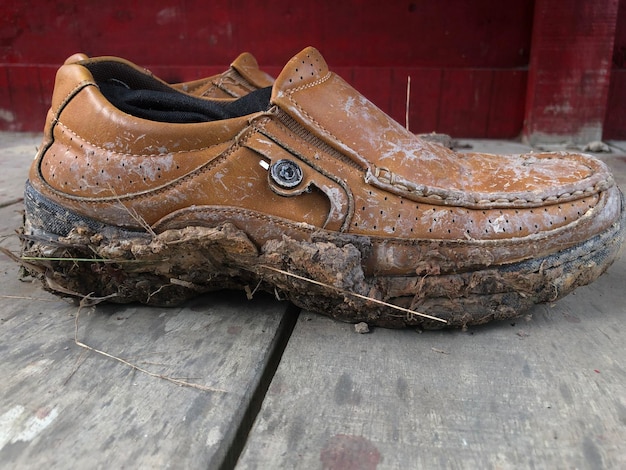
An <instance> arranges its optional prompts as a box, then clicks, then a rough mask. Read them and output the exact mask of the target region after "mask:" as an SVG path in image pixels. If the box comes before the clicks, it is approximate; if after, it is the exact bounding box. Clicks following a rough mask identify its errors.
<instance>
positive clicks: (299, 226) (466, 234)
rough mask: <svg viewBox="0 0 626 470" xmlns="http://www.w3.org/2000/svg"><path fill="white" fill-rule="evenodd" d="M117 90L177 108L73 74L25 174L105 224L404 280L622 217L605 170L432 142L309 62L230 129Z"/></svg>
mask: <svg viewBox="0 0 626 470" xmlns="http://www.w3.org/2000/svg"><path fill="white" fill-rule="evenodd" d="M118 82H119V83H121V84H122V88H125V89H127V90H129V92H128V93H129V94H132V96H135V94H141V93H144V95H145V94H146V93H147V92H150V93H152V94H150V93H147V94H148V95H149V97H148V98H147V103H148V104H146V99H144V101H143V102H141V103H140V104H141V106H143V107H146V106H148V107H150V106H151V107H153V108H158V107H159V106H160V104H159V103H161V102H162V101H160V100H161V98H162V97H164V96H166V97H167V99H166V100H165V101H166V102H167V103H170V101H168V100H173V102H178V101H177V100H179V97H177V96H172V93H174V94H176V93H177V92H176V91H174V90H172V88H171V87H170V86H169V85H167V84H165V83H164V82H161V81H160V80H158V79H156V78H154V77H152V76H151V75H149V74H147V73H146V72H145V71H144V70H143V69H140V68H139V67H136V66H134V65H133V64H131V63H129V62H126V61H124V60H121V59H114V58H99V59H89V60H83V61H81V62H77V63H66V64H65V65H63V66H62V67H61V68H60V69H59V72H58V74H57V78H56V83H55V90H54V93H53V99H52V107H51V109H50V111H49V113H48V117H47V120H46V125H45V130H44V142H43V145H42V146H41V148H40V150H39V152H38V155H37V157H36V159H35V161H34V162H33V165H32V167H31V171H30V175H29V180H30V184H31V185H32V187H33V188H34V189H35V190H36V191H38V192H39V193H41V194H42V195H43V196H44V197H46V198H48V199H50V200H52V201H54V202H55V203H57V204H59V205H61V206H63V207H64V208H67V209H68V210H71V211H73V212H76V213H78V214H81V215H82V216H85V217H89V218H91V219H95V220H98V221H101V222H103V223H105V224H109V225H113V226H117V227H121V228H126V229H131V230H138V231H141V230H144V229H145V225H146V224H147V225H149V226H150V227H151V229H152V230H154V231H156V232H161V231H164V230H167V229H169V228H181V227H184V226H188V225H205V226H206V225H217V224H220V223H224V222H230V223H233V224H234V225H236V226H238V227H239V228H240V229H242V230H244V231H245V232H246V233H247V234H248V235H249V236H250V238H251V239H252V240H253V241H254V242H255V243H256V244H257V245H258V246H259V247H262V245H263V244H264V243H266V242H267V241H269V240H272V239H276V238H280V237H282V235H288V236H290V237H293V238H297V239H307V238H310V237H312V236H315V237H329V238H332V237H335V238H336V237H338V236H342V237H348V238H347V240H348V239H349V240H352V241H354V240H357V239H358V240H361V241H362V242H363V243H366V244H368V245H369V246H370V248H369V256H368V257H367V259H365V260H364V263H365V266H364V267H365V268H366V272H369V273H379V274H380V273H388V274H394V275H403V274H408V273H413V274H414V273H415V272H418V273H425V274H427V273H432V272H444V271H447V270H453V269H454V270H458V269H471V268H472V267H475V266H487V265H493V264H503V263H509V262H514V261H519V260H522V259H528V258H532V257H536V256H540V255H545V254H548V253H552V252H556V251H558V250H562V249H564V248H567V247H569V246H573V245H575V244H578V243H580V242H582V241H585V240H587V239H589V238H591V237H593V236H595V235H596V234H598V233H600V232H601V231H603V230H605V229H607V228H608V227H610V226H611V225H612V224H613V223H615V222H616V221H617V220H618V219H619V217H620V211H621V195H620V192H619V190H618V189H617V187H616V186H615V183H614V181H613V178H612V176H611V174H610V172H609V170H608V169H607V167H606V165H605V164H604V163H602V162H601V161H599V160H597V159H595V158H593V157H591V156H588V155H584V154H569V153H530V154H526V155H491V154H480V153H457V152H454V151H452V150H450V149H447V148H445V147H443V146H441V145H438V144H435V143H429V142H426V141H424V140H421V139H419V138H417V137H416V136H415V135H414V134H411V133H410V132H408V131H407V130H406V129H405V128H404V127H402V126H401V125H400V124H398V123H397V122H395V121H394V120H392V119H391V118H390V117H388V116H387V115H386V114H384V113H383V112H382V111H381V110H379V109H378V108H377V107H376V106H375V105H373V104H372V103H371V102H370V101H368V100H367V99H366V98H365V97H364V96H362V95H361V94H360V93H358V92H357V91H356V90H355V89H354V88H352V87H351V86H350V85H349V84H347V83H346V82H345V81H344V80H343V79H342V78H340V77H339V76H337V75H336V74H334V73H332V72H331V71H329V69H328V66H327V64H326V62H325V61H324V59H323V57H322V56H321V55H320V54H319V52H318V51H317V50H315V49H314V48H311V47H309V48H307V49H305V50H303V51H302V52H301V53H299V54H298V55H296V56H295V57H294V58H292V59H291V60H290V61H289V62H288V63H287V65H286V66H285V68H284V69H283V71H282V72H281V73H280V75H279V76H278V77H277V79H276V81H275V82H274V83H273V86H272V88H271V96H269V97H268V98H269V99H268V102H267V103H266V106H259V105H258V103H257V105H256V107H253V109H254V111H252V112H245V113H240V115H238V114H236V113H235V114H231V115H229V117H227V118H214V117H211V116H208V117H207V118H206V119H207V120H206V121H200V122H179V121H178V120H177V121H174V122H172V121H169V122H163V121H159V120H155V119H148V118H146V117H138V116H137V115H136V114H137V113H132V114H131V113H129V112H125V111H123V110H121V109H120V108H119V106H116V105H115V104H114V103H113V102H112V101H111V99H110V97H109V98H107V96H105V94H103V92H104V91H105V90H106V89H107V87H108V86H109V85H110V84H111V83H118ZM121 91H122V92H124V90H121ZM153 95H154V96H156V95H158V96H160V97H161V98H159V99H153ZM181 95H182V93H181ZM142 96H143V95H142ZM133 99H134V98H133ZM198 101H207V100H200V99H198ZM214 101H215V103H216V105H219V106H221V104H220V103H222V102H221V101H220V100H214ZM225 101H228V102H232V100H225ZM181 103H182V101H181ZM184 105H185V106H191V107H192V108H194V110H195V109H196V107H197V106H199V105H198V103H196V102H195V101H194V102H191V103H188V102H185V103H184ZM181 106H182V105H181ZM185 109H187V108H185ZM242 109H243V110H244V111H249V110H250V109H251V108H250V107H249V106H248V107H246V106H243V108H242ZM133 114H135V115H133ZM351 237H352V238H351Z"/></svg>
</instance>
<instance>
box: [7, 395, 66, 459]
mask: <svg viewBox="0 0 626 470" xmlns="http://www.w3.org/2000/svg"><path fill="white" fill-rule="evenodd" d="M25 411H26V409H25V408H24V407H23V406H22V405H15V406H13V407H12V408H11V409H9V410H8V411H7V412H5V413H4V414H3V415H2V416H0V449H2V448H3V447H4V446H5V445H6V444H8V443H11V444H13V443H15V442H20V441H22V442H30V441H32V440H33V439H34V438H35V437H37V436H38V435H39V434H40V433H41V432H42V431H43V430H44V429H46V428H47V427H48V426H50V424H52V422H53V421H54V420H55V419H56V417H57V416H58V415H59V410H58V409H57V407H54V408H52V410H49V411H48V410H47V409H45V408H40V409H39V410H37V412H35V414H33V415H32V416H30V417H28V418H26V416H24V414H25Z"/></svg>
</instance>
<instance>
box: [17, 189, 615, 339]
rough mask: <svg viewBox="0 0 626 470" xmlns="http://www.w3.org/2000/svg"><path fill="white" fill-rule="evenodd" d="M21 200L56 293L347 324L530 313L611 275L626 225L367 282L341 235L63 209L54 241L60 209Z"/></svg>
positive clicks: (26, 233)
mask: <svg viewBox="0 0 626 470" xmlns="http://www.w3.org/2000/svg"><path fill="white" fill-rule="evenodd" d="M25 203H26V217H25V223H24V227H23V230H22V261H21V262H22V265H23V267H24V268H25V270H26V272H27V273H28V274H29V275H31V276H34V277H37V278H38V279H40V280H41V281H42V283H43V286H44V288H46V289H47V290H50V291H52V292H54V293H56V294H58V295H61V296H70V297H76V298H84V297H86V296H89V298H90V299H96V298H97V299H106V300H107V301H109V302H116V303H126V302H141V303H144V304H148V305H156V306H176V305H180V304H181V303H183V302H184V301H186V300H187V299H189V298H191V297H195V296H197V295H199V294H202V293H205V292H209V291H215V290H220V289H244V290H246V291H247V292H248V294H249V296H250V297H251V296H252V294H253V293H254V292H255V291H258V290H263V291H267V292H271V293H273V294H275V295H276V296H277V297H279V298H281V299H288V300H290V301H291V302H293V303H294V304H295V305H297V306H299V307H301V308H303V309H307V310H311V311H314V312H318V313H320V314H323V315H327V316H330V317H333V318H335V319H337V320H340V321H347V322H367V323H368V324H370V325H377V326H384V327H392V328H401V327H421V328H428V329H431V328H442V327H464V326H468V325H476V324H482V323H486V322H488V321H492V320H498V319H507V318H514V317H518V316H520V315H523V314H525V313H526V312H527V311H528V310H529V309H530V308H531V307H532V306H533V305H535V304H537V303H542V302H551V301H555V300H557V299H559V298H561V297H563V296H564V295H566V294H568V293H570V292H571V291H572V290H574V289H575V288H577V287H579V286H582V285H585V284H589V283H590V282H592V281H593V280H595V279H596V278H597V277H599V276H600V275H601V274H602V273H603V272H605V271H606V269H608V267H609V266H610V265H611V264H612V262H613V261H614V260H615V259H616V257H617V256H618V253H619V249H620V245H621V241H622V238H623V230H624V223H623V217H622V220H621V221H618V222H616V223H615V224H614V225H613V226H611V227H610V228H609V229H608V230H606V231H605V232H604V233H601V234H599V235H597V236H595V237H593V238H591V239H589V240H587V241H586V242H584V243H581V244H579V245H577V246H574V247H570V248H568V249H566V250H563V251H560V252H557V253H554V254H551V255H549V256H546V257H543V258H540V259H531V260H527V261H522V262H518V263H512V264H507V265H499V266H492V267H488V268H485V269H481V270H476V271H470V272H463V273H457V274H441V275H428V276H366V275H365V274H364V272H363V269H362V259H363V257H364V253H363V252H362V250H363V249H364V248H363V247H362V246H361V244H360V243H350V237H346V236H345V235H344V236H342V237H341V240H338V241H336V242H333V241H329V240H328V237H325V238H324V239H320V240H316V237H315V236H313V237H312V239H311V241H299V240H293V239H290V238H288V237H283V239H281V240H272V241H270V242H267V243H266V244H265V245H264V246H263V247H261V249H259V248H257V246H256V245H255V244H254V243H253V242H252V241H251V240H250V239H249V237H248V236H247V235H246V233H245V232H243V231H242V230H239V229H238V228H237V227H236V226H234V225H232V224H230V223H225V224H222V225H220V226H217V227H196V226H191V227H186V228H184V229H175V230H167V231H164V232H162V233H159V234H152V235H150V234H147V233H144V232H123V231H119V230H116V229H115V228H112V227H105V226H97V224H96V225H94V224H95V222H92V221H89V220H87V221H85V220H81V219H80V218H79V217H77V216H74V215H72V214H69V219H68V218H67V217H68V213H64V214H63V217H62V219H63V220H64V221H65V222H67V221H68V220H69V221H70V223H71V225H72V226H73V228H72V229H71V230H70V231H69V233H67V234H66V236H58V235H55V234H54V233H53V232H51V231H50V229H51V228H55V227H56V222H54V220H53V218H52V219H51V215H52V214H51V213H48V212H51V211H53V210H54V209H55V208H54V207H51V206H50V205H43V206H42V205H38V204H34V203H33V201H30V200H29V198H28V197H27V198H26V199H25ZM57 214H58V213H57ZM623 214H624V212H623V209H622V215H623ZM50 220H53V222H46V223H45V224H42V221H50ZM59 220H60V219H59ZM42 227H43V228H42ZM66 228H67V227H66ZM425 315H426V316H425Z"/></svg>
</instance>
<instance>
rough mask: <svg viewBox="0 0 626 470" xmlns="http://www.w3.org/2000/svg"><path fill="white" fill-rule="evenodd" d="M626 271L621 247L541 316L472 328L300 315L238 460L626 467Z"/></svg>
mask: <svg viewBox="0 0 626 470" xmlns="http://www.w3.org/2000/svg"><path fill="white" fill-rule="evenodd" d="M475 148H476V149H477V150H478V149H479V148H478V147H477V146H475ZM604 159H605V160H606V161H607V162H608V163H609V164H610V165H611V166H612V167H613V168H614V170H615V171H616V172H618V173H617V174H616V178H617V180H618V181H625V177H626V163H625V161H624V160H625V159H624V157H617V156H607V157H604ZM624 279H626V257H625V256H623V257H622V259H620V260H619V261H618V262H617V263H616V264H614V265H613V266H612V267H611V268H610V270H609V271H608V273H607V274H605V275H604V276H603V277H601V278H600V279H599V280H598V281H597V282H596V283H595V284H592V285H591V286H588V287H584V288H581V289H579V290H577V291H575V293H574V294H572V295H570V296H569V297H566V298H565V299H563V300H561V301H559V302H557V303H555V304H553V305H543V306H539V307H537V308H536V309H534V310H533V312H532V318H529V319H525V318H521V319H518V320H516V321H508V322H501V323H495V324H492V325H487V326H485V327H480V328H478V327H477V328H471V329H470V330H469V331H465V332H463V331H438V332H437V331H436V332H423V333H421V334H419V333H418V332H415V331H390V330H384V329H375V330H373V331H372V332H370V333H369V334H364V335H361V334H357V333H355V330H354V327H353V326H352V325H342V324H338V323H334V322H332V321H330V320H328V319H325V318H322V317H319V316H316V315H313V314H308V313H302V314H301V315H300V318H299V320H298V323H297V325H296V328H295V330H294V332H293V334H292V336H291V338H290V341H289V344H288V345H287V348H286V349H285V352H284V354H283V357H282V360H281V363H280V365H279V367H278V369H277V371H276V374H275V376H274V379H273V381H272V383H271V385H270V387H269V389H268V394H267V395H266V398H265V401H264V402H263V406H262V408H261V410H260V413H259V415H258V417H257V421H256V422H255V424H254V426H253V428H252V430H251V432H250V435H249V437H248V441H247V444H246V447H245V448H244V451H243V453H242V455H241V458H240V460H239V462H238V467H237V468H238V469H265V468H307V469H316V468H323V469H357V468H358V469H373V468H379V469H393V468H482V469H518V468H578V469H601V468H607V469H608V468H615V469H617V468H626V341H624V335H625V334H626V327H625V326H624V321H625V320H626V296H625V293H624Z"/></svg>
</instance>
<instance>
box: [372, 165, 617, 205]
mask: <svg viewBox="0 0 626 470" xmlns="http://www.w3.org/2000/svg"><path fill="white" fill-rule="evenodd" d="M555 158H556V157H552V156H550V157H549V158H548V159H551V160H552V159H555ZM585 166H587V165H585ZM587 167H588V168H589V169H590V170H591V171H592V172H593V173H592V175H591V176H590V177H588V179H590V178H592V177H593V176H595V175H597V174H598V172H597V171H595V170H594V169H593V168H591V167H589V166H587ZM383 172H384V173H385V174H384V175H383V174H382V173H383ZM372 177H373V178H375V180H376V181H378V182H380V183H382V184H381V186H382V188H381V189H386V188H384V185H389V186H393V187H394V188H397V189H398V190H400V191H401V192H405V193H409V194H414V195H416V196H418V197H423V198H426V199H429V200H431V201H432V202H433V203H437V202H438V201H443V202H444V203H445V202H447V201H452V202H453V203H455V204H463V196H464V195H466V193H463V192H460V191H459V195H458V196H454V195H449V196H446V197H444V196H442V195H440V194H426V193H428V192H429V191H437V190H436V189H433V188H431V187H429V186H425V185H421V186H420V185H418V184H415V187H414V188H411V187H409V186H407V185H406V184H404V183H399V182H397V181H395V179H396V178H397V177H396V175H395V174H394V173H393V172H392V171H390V170H388V169H387V168H382V167H377V166H375V165H374V173H373V174H372ZM370 181H371V180H370ZM406 183H412V182H411V181H406ZM612 183H613V180H612V178H605V179H602V180H600V181H598V182H596V183H595V184H594V185H593V186H588V187H586V188H585V189H583V190H576V191H573V192H571V193H568V192H563V193H561V194H557V195H551V196H545V197H538V198H536V199H521V198H517V197H512V198H506V197H498V198H493V199H480V200H474V201H473V202H471V201H467V202H469V203H470V204H473V205H474V204H475V205H476V206H479V207H480V206H486V205H490V204H496V205H498V206H500V205H504V206H505V207H508V206H509V205H513V207H515V206H517V205H518V204H521V205H523V204H542V203H545V202H563V201H568V200H573V199H577V197H578V196H583V195H585V194H586V195H591V194H597V193H599V192H602V191H605V190H607V189H608V188H610V187H611V186H612ZM374 186H377V185H376V184H374ZM437 192H439V191H437Z"/></svg>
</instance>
